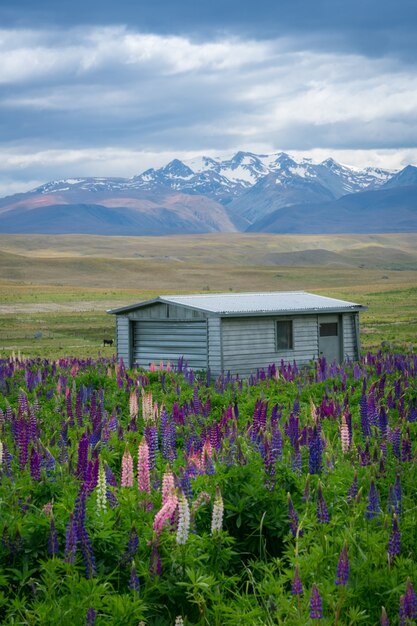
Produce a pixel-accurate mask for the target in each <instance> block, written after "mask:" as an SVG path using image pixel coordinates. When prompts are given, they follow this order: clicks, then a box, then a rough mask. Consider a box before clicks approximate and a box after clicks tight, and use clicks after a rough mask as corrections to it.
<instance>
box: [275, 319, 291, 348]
mask: <svg viewBox="0 0 417 626" xmlns="http://www.w3.org/2000/svg"><path fill="white" fill-rule="evenodd" d="M274 322H275V323H274V328H275V350H276V352H278V353H281V352H294V343H295V342H294V319H293V318H292V317H291V318H289V317H286V318H279V319H275V320H274ZM281 323H286V324H291V344H290V346H289V347H286V348H281V347H280V346H279V345H278V324H281Z"/></svg>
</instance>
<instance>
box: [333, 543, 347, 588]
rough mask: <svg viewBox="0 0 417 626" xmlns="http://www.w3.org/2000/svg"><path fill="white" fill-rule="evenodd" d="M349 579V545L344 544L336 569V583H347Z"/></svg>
mask: <svg viewBox="0 0 417 626" xmlns="http://www.w3.org/2000/svg"><path fill="white" fill-rule="evenodd" d="M348 580H349V558H348V549H347V546H346V545H345V546H343V548H342V551H341V552H340V557H339V562H338V564H337V569H336V580H335V581H334V582H335V585H347V582H348Z"/></svg>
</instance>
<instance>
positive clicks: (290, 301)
mask: <svg viewBox="0 0 417 626" xmlns="http://www.w3.org/2000/svg"><path fill="white" fill-rule="evenodd" d="M154 302H165V303H170V304H178V305H181V306H185V307H190V308H192V309H198V310H201V311H206V312H208V313H215V314H217V315H244V314H248V315H265V314H268V313H280V314H282V313H284V314H285V313H307V312H320V311H322V312H326V311H335V312H337V311H340V312H342V311H352V310H356V311H359V310H364V309H366V307H364V306H362V305H360V304H356V303H355V302H346V301H345V300H337V299H335V298H327V297H325V296H318V295H316V294H313V293H308V292H306V291H276V292H260V293H210V294H193V295H186V296H160V297H159V298H157V299H156V300H152V301H148V302H143V303H139V304H136V305H131V306H129V307H123V308H121V309H113V310H112V311H109V313H119V312H122V311H128V310H132V309H134V308H139V307H142V306H145V305H149V304H152V303H154Z"/></svg>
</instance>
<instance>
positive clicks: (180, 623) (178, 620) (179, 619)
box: [174, 615, 184, 626]
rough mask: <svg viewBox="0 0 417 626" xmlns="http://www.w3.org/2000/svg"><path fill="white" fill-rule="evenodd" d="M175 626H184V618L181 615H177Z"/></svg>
mask: <svg viewBox="0 0 417 626" xmlns="http://www.w3.org/2000/svg"><path fill="white" fill-rule="evenodd" d="M174 626H184V620H183V619H182V617H181V615H177V617H176V618H175V624H174Z"/></svg>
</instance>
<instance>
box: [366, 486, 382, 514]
mask: <svg viewBox="0 0 417 626" xmlns="http://www.w3.org/2000/svg"><path fill="white" fill-rule="evenodd" d="M380 512H381V507H380V506H379V495H378V490H377V488H376V485H375V482H374V481H373V480H371V486H370V488H369V494H368V506H367V508H366V511H365V517H366V519H372V518H373V517H377V516H378V515H379V514H380Z"/></svg>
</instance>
